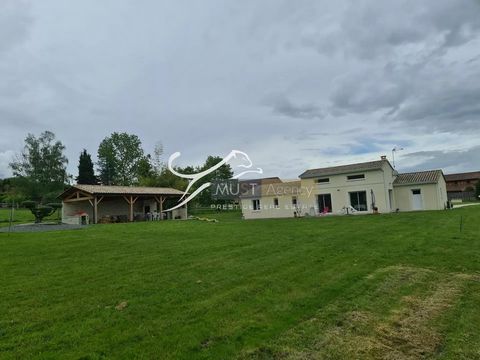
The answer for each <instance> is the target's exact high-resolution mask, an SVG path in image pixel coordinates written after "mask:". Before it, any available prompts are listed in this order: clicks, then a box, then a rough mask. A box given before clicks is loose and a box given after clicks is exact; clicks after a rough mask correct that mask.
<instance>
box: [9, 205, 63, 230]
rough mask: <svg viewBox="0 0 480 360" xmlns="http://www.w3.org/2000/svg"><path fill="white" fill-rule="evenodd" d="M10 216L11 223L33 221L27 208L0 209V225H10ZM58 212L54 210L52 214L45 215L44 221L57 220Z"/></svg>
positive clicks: (58, 217)
mask: <svg viewBox="0 0 480 360" xmlns="http://www.w3.org/2000/svg"><path fill="white" fill-rule="evenodd" d="M10 216H12V224H13V225H17V224H25V223H33V222H35V217H34V216H33V214H32V213H31V211H30V210H27V209H15V210H14V211H13V212H12V210H11V209H0V227H2V226H9V225H10ZM59 219H60V214H59V213H58V212H55V213H54V214H52V215H50V216H48V217H46V218H45V219H44V221H49V222H51V221H59Z"/></svg>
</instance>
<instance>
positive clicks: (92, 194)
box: [59, 184, 187, 224]
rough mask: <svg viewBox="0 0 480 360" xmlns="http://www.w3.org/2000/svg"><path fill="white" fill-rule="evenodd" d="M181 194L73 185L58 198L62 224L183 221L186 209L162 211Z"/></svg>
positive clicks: (129, 188) (131, 188)
mask: <svg viewBox="0 0 480 360" xmlns="http://www.w3.org/2000/svg"><path fill="white" fill-rule="evenodd" d="M182 195H183V191H180V190H176V189H172V188H160V187H139V186H106V185H80V184H77V185H73V186H71V187H70V188H68V189H67V190H65V191H64V192H63V193H62V194H61V195H60V196H59V198H60V199H61V200H62V204H63V207H62V221H63V222H64V223H70V224H78V223H92V224H97V223H99V222H125V221H143V220H164V219H186V218H187V207H186V206H184V207H181V208H178V209H174V210H172V211H168V212H165V211H164V203H165V201H167V200H171V199H179V198H180V197H181V196H182Z"/></svg>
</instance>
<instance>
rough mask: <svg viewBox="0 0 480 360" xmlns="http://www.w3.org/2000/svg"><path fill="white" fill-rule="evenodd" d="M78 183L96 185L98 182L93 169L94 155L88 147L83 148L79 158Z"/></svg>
mask: <svg viewBox="0 0 480 360" xmlns="http://www.w3.org/2000/svg"><path fill="white" fill-rule="evenodd" d="M77 183H78V184H87V185H94V184H96V183H97V178H96V176H95V173H94V171H93V162H92V157H91V156H90V154H89V153H88V152H87V150H86V149H83V151H82V152H81V153H80V158H79V159H78V176H77Z"/></svg>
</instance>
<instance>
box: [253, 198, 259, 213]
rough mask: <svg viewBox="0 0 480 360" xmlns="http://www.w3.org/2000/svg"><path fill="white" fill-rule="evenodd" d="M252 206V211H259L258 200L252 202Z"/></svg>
mask: <svg viewBox="0 0 480 360" xmlns="http://www.w3.org/2000/svg"><path fill="white" fill-rule="evenodd" d="M252 206H253V210H254V211H259V210H260V200H259V199H254V200H252Z"/></svg>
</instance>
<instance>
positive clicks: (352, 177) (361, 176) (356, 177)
mask: <svg viewBox="0 0 480 360" xmlns="http://www.w3.org/2000/svg"><path fill="white" fill-rule="evenodd" d="M347 180H348V181H352V180H365V174H355V175H347Z"/></svg>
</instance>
